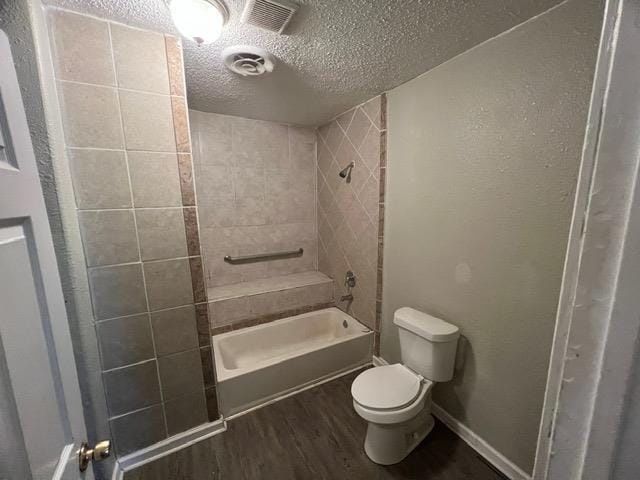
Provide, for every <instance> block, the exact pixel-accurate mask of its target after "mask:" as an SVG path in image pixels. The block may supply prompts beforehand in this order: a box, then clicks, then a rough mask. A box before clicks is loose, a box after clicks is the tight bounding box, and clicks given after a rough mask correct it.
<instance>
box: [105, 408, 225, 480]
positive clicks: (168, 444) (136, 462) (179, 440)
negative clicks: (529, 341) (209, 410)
mask: <svg viewBox="0 0 640 480" xmlns="http://www.w3.org/2000/svg"><path fill="white" fill-rule="evenodd" d="M226 430H227V423H226V422H225V421H224V420H223V419H222V418H221V419H220V420H216V421H215V422H210V423H205V424H203V425H199V426H197V427H195V428H192V429H191V430H187V431H186V432H182V433H179V434H177V435H174V436H172V437H169V438H166V439H164V440H162V441H161V442H158V443H155V444H153V445H151V446H149V447H147V448H144V449H142V450H137V451H135V452H133V453H130V454H128V455H125V456H123V457H120V458H118V459H117V460H116V465H115V468H114V469H113V475H112V476H111V480H122V479H123V477H124V473H125V472H128V471H130V470H133V469H134V468H137V467H140V466H142V465H144V464H146V463H149V462H153V461H154V460H157V459H159V458H162V457H164V456H166V455H169V454H171V453H173V452H177V451H178V450H182V449H183V448H187V447H189V446H191V445H193V444H194V443H198V442H200V441H202V440H204V439H205V438H209V437H212V436H214V435H217V434H218V433H222V432H224V431H226Z"/></svg>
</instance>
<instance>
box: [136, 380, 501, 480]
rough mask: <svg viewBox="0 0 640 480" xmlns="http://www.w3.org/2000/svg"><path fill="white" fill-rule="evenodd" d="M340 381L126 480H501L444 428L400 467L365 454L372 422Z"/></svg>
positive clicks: (237, 422)
mask: <svg viewBox="0 0 640 480" xmlns="http://www.w3.org/2000/svg"><path fill="white" fill-rule="evenodd" d="M356 375H357V373H354V374H350V375H347V376H344V377H341V378H339V379H337V380H334V381H332V382H329V383H325V384H324V385H320V386H318V387H315V388H313V389H311V390H307V391H305V392H302V393H300V394H298V395H295V396H293V397H289V398H287V399H284V400H281V401H279V402H276V403H274V404H272V405H269V406H267V407H264V408H261V409H259V410H256V411H254V412H251V413H249V414H246V415H243V416H241V417H238V418H236V419H234V420H231V421H230V422H228V430H227V431H226V432H225V433H223V434H219V435H217V436H215V437H212V438H209V439H207V440H204V441H202V442H200V443H198V444H196V445H193V446H191V447H189V448H186V449H183V450H181V451H179V452H176V453H174V454H171V455H169V456H166V457H163V458H161V459H159V460H156V461H155V462H152V463H150V464H147V465H144V466H142V467H139V468H138V469H136V470H133V471H131V472H128V473H126V474H125V477H124V479H125V480H187V479H189V480H262V479H265V480H271V479H274V480H275V479H277V480H289V479H303V480H307V479H314V480H315V479H326V480H342V479H349V480H351V479H353V480H359V479H362V480H365V479H366V480H391V479H403V480H404V479H429V480H465V479H469V480H471V479H473V480H503V479H505V477H504V476H502V475H501V474H499V473H498V472H496V471H495V470H493V468H492V467H490V466H489V465H488V464H487V463H485V461H484V460H483V459H482V458H481V457H480V456H479V455H478V454H477V453H476V452H475V451H474V450H473V449H471V448H470V447H469V446H468V445H466V444H465V443H464V442H463V441H462V440H460V439H459V438H458V437H457V436H456V435H455V434H454V433H452V432H451V431H450V430H448V429H447V428H446V427H445V426H444V425H443V424H441V423H440V422H436V426H435V427H434V429H433V431H432V432H431V433H430V434H429V435H428V437H427V438H426V439H425V440H424V441H423V442H422V443H421V444H420V445H419V446H418V447H417V448H416V449H415V450H414V451H413V452H412V453H411V454H410V455H409V456H408V457H407V458H406V459H405V460H404V461H402V462H401V463H399V464H397V465H392V466H389V467H382V466H380V465H376V464H374V463H373V462H371V461H370V460H369V459H368V458H367V456H366V455H365V453H364V451H363V441H364V436H365V431H366V422H365V421H364V420H362V419H361V418H360V417H359V416H358V415H357V414H356V413H355V411H354V410H353V407H352V403H351V394H350V387H351V382H352V381H353V379H354V378H355V376H356Z"/></svg>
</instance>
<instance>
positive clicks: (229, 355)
mask: <svg viewBox="0 0 640 480" xmlns="http://www.w3.org/2000/svg"><path fill="white" fill-rule="evenodd" d="M212 339H213V351H214V357H215V362H216V376H217V379H218V400H219V404H220V405H219V406H220V411H221V412H222V414H223V415H224V416H225V417H228V416H230V415H233V414H235V413H238V412H241V411H243V410H246V409H249V408H251V407H254V406H256V405H259V404H262V403H264V402H266V401H268V400H271V399H273V398H275V397H278V396H280V395H283V394H286V393H290V392H292V391H295V390H297V389H299V388H302V387H305V386H307V385H310V384H312V383H315V382H317V381H320V380H322V379H325V378H329V377H332V376H334V375H337V374H339V373H342V372H345V371H348V370H351V369H353V368H355V367H358V366H361V365H365V364H367V363H370V362H371V355H372V345H373V332H372V331H371V330H370V329H369V328H367V327H365V326H364V325H362V324H361V323H359V322H358V321H357V320H355V319H354V318H353V317H351V316H350V315H347V314H346V313H344V312H342V311H341V310H339V309H337V308H327V309H324V310H318V311H315V312H309V313H304V314H302V315H296V316H295V317H288V318H283V319H281V320H276V321H274V322H271V323H266V324H263V325H257V326H255V327H249V328H244V329H242V330H238V331H233V332H229V333H223V334H221V335H215V336H213V337H212Z"/></svg>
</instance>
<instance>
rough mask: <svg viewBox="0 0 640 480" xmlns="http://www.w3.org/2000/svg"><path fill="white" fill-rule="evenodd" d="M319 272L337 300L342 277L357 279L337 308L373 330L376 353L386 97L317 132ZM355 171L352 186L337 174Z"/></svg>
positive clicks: (338, 118) (343, 116)
mask: <svg viewBox="0 0 640 480" xmlns="http://www.w3.org/2000/svg"><path fill="white" fill-rule="evenodd" d="M317 137H318V172H317V181H318V184H317V189H318V237H319V245H318V267H319V270H320V271H321V272H323V273H325V274H327V275H328V276H330V277H331V278H333V279H334V288H335V294H334V297H335V298H336V299H339V298H340V296H341V295H343V294H345V293H346V287H345V285H344V280H345V275H346V272H347V271H348V270H352V271H353V272H354V273H355V275H356V278H357V284H356V287H355V288H354V289H353V292H352V293H353V297H354V300H353V302H351V303H345V302H339V303H338V306H339V307H340V308H342V309H344V310H346V311H347V312H348V313H350V314H352V315H353V316H354V317H355V318H356V319H358V320H359V321H361V322H362V323H364V324H365V325H367V326H368V327H370V328H372V329H373V330H374V331H375V332H376V334H375V337H374V338H375V344H374V352H375V354H376V355H377V354H378V353H379V338H380V315H381V305H382V238H383V237H382V236H383V231H384V229H383V223H384V190H385V173H386V96H385V95H384V94H383V95H381V96H378V97H375V98H373V99H371V100H369V101H368V102H366V103H364V104H363V105H360V106H358V107H355V108H353V109H351V110H349V111H347V112H345V113H343V114H341V115H339V116H338V117H337V118H336V119H334V120H333V121H331V122H329V123H328V124H326V125H324V126H322V127H320V128H319V129H318V135H317ZM351 162H354V164H355V166H354V168H353V171H352V174H351V183H347V182H346V181H345V180H344V179H342V178H340V177H339V175H338V172H340V170H342V169H343V168H344V167H346V166H347V165H348V164H349V163H351Z"/></svg>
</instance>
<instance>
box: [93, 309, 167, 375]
mask: <svg viewBox="0 0 640 480" xmlns="http://www.w3.org/2000/svg"><path fill="white" fill-rule="evenodd" d="M96 333H97V336H98V342H99V344H100V354H101V355H100V356H101V359H102V369H103V370H109V369H112V368H118V367H123V366H125V365H131V364H132V363H138V362H142V361H144V360H149V359H152V358H154V357H155V352H154V350H153V339H152V337H151V324H150V323H149V314H147V313H145V314H142V315H134V316H131V317H121V318H116V319H113V320H105V321H103V322H98V323H97V324H96Z"/></svg>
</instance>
